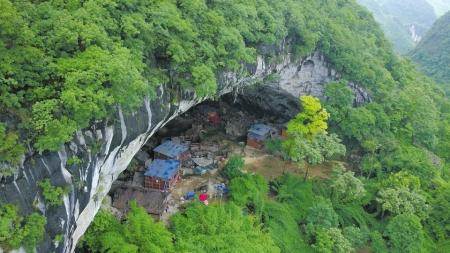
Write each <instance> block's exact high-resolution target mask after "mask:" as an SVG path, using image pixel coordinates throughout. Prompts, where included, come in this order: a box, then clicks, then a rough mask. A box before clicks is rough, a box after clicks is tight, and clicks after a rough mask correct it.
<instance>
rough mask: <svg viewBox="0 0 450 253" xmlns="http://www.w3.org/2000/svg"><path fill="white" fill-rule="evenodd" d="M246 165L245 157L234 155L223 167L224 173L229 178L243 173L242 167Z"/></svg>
mask: <svg viewBox="0 0 450 253" xmlns="http://www.w3.org/2000/svg"><path fill="white" fill-rule="evenodd" d="M243 167H244V159H243V158H242V156H239V155H233V156H232V157H230V159H228V162H227V164H226V165H225V167H224V168H223V174H224V176H225V177H226V178H228V180H231V179H233V178H235V177H240V176H242V175H243V173H242V168H243Z"/></svg>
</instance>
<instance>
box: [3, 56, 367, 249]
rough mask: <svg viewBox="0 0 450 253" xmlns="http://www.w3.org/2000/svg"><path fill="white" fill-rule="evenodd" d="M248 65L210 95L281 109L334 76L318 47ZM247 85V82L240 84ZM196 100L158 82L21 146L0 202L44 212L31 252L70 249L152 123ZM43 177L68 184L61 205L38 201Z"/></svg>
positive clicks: (156, 125) (319, 90)
mask: <svg viewBox="0 0 450 253" xmlns="http://www.w3.org/2000/svg"><path fill="white" fill-rule="evenodd" d="M250 69H251V70H250V73H251V74H250V75H243V74H236V73H224V74H223V75H222V76H221V78H220V89H219V90H220V91H219V94H218V95H219V96H220V95H223V94H226V93H230V92H233V91H234V92H236V91H240V92H241V93H243V94H244V95H246V96H244V97H247V99H248V102H249V103H253V104H257V105H258V104H259V105H265V108H266V109H267V110H278V111H280V112H281V113H284V114H285V115H286V116H289V115H291V114H292V113H294V112H295V110H297V106H298V105H297V97H298V96H299V95H302V94H313V95H316V96H322V95H323V87H324V85H325V84H326V83H328V82H330V81H333V80H337V79H339V75H338V74H337V73H336V71H334V70H333V69H332V68H331V67H330V66H329V64H328V63H327V61H326V59H325V58H324V57H323V56H322V55H321V54H320V53H318V52H316V53H314V54H312V55H311V56H310V57H308V58H306V59H301V60H294V59H292V58H291V56H290V55H287V54H285V56H284V57H283V60H282V61H281V63H277V64H273V63H272V64H271V63H268V62H266V60H265V59H263V58H259V59H258V64H257V65H256V66H251V67H250ZM274 73H275V74H277V75H279V79H277V81H273V80H272V81H270V82H267V81H266V82H265V81H263V80H264V79H267V78H268V77H269V76H271V75H273V74H274ZM250 85H252V86H253V85H255V86H253V87H254V88H245V87H247V86H250ZM256 85H257V86H256ZM349 85H350V87H352V88H353V90H354V91H355V94H357V96H356V101H357V102H358V103H362V102H365V101H369V100H370V98H369V95H368V94H367V93H366V92H364V91H363V90H362V89H361V88H359V87H358V86H357V85H355V84H352V83H350V84H349ZM255 87H256V88H255ZM244 88H245V89H244ZM264 89H270V90H271V92H270V93H267V92H266V91H265V90H264ZM249 98H250V99H249ZM201 100H202V99H200V98H198V97H196V96H195V94H193V93H190V92H181V91H174V90H173V89H172V88H170V87H168V86H161V87H160V88H159V90H158V94H157V98H156V99H153V100H148V99H146V100H145V101H144V103H143V105H142V106H141V107H140V109H139V110H137V111H135V112H134V113H131V114H125V113H124V112H123V111H122V110H121V108H117V113H116V116H115V119H114V120H110V121H109V122H98V123H97V124H95V125H92V126H91V127H90V128H89V129H84V130H80V131H78V132H77V134H76V136H74V138H73V140H72V141H71V142H70V143H67V144H66V145H64V146H63V147H61V149H60V150H59V151H58V152H48V153H44V154H38V153H29V154H27V157H26V158H25V159H24V160H23V162H22V165H21V168H20V170H19V172H18V173H17V174H16V175H15V176H13V177H10V178H7V179H6V180H3V181H2V183H1V185H0V202H8V203H15V204H17V205H19V206H20V208H21V210H23V211H24V212H25V213H27V212H31V211H32V210H33V209H35V208H39V209H40V210H41V212H42V213H43V214H44V215H45V216H46V217H47V220H48V222H47V226H46V238H45V240H44V242H43V243H42V244H41V245H40V246H39V248H38V250H37V251H38V252H53V251H55V252H73V251H74V249H75V246H76V243H77V242H78V240H79V239H80V237H81V236H82V235H83V233H84V232H85V230H86V229H87V227H88V226H89V224H90V222H91V221H92V220H93V218H94V216H95V214H96V212H97V211H98V209H99V207H100V205H101V202H102V199H103V198H104V196H105V195H106V194H107V193H108V191H109V189H110V187H111V184H112V183H113V182H114V180H115V179H116V178H117V177H118V175H119V174H120V173H121V172H122V171H123V170H125V169H126V168H127V166H128V164H129V163H130V161H131V159H132V158H133V156H134V155H135V154H136V153H137V152H138V151H139V149H140V148H141V147H142V146H143V145H144V144H145V143H146V141H148V140H149V139H150V138H151V137H152V135H153V134H154V133H155V132H156V131H158V129H160V128H161V127H162V126H164V125H165V124H166V123H167V122H169V121H170V120H172V119H173V118H175V117H177V115H180V114H181V113H183V112H185V111H186V110H188V109H189V108H191V107H193V106H195V105H196V104H197V103H199V102H201ZM251 100H252V101H251ZM174 101H176V102H174ZM73 156H77V157H78V158H80V159H81V163H79V164H78V165H69V164H68V162H67V161H68V159H69V158H70V157H73ZM44 178H51V180H52V184H54V185H64V186H65V187H66V188H67V189H68V191H67V192H68V193H67V194H66V195H65V196H64V204H63V205H62V206H59V207H51V208H46V207H45V205H44V204H43V203H44V201H43V197H42V196H41V194H40V192H39V189H38V187H37V182H39V181H40V180H42V179H44ZM57 235H63V238H64V239H63V240H62V241H61V242H59V243H58V242H54V240H53V239H54V238H55V236H57ZM0 251H1V250H0Z"/></svg>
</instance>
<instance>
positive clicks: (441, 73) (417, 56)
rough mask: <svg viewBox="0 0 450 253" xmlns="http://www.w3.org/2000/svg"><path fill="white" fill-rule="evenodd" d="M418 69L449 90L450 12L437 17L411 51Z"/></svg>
mask: <svg viewBox="0 0 450 253" xmlns="http://www.w3.org/2000/svg"><path fill="white" fill-rule="evenodd" d="M411 57H412V59H413V60H414V61H415V62H417V63H418V64H419V67H420V69H421V70H422V71H423V72H425V73H426V74H428V75H429V76H431V77H433V78H434V79H435V80H436V81H438V82H440V83H446V84H449V85H448V86H447V90H448V91H450V12H447V14H445V15H444V16H442V17H441V18H439V19H438V20H437V21H436V23H435V24H434V25H433V27H432V28H431V29H430V31H429V32H428V33H427V34H426V36H425V37H424V38H423V40H422V41H421V42H420V43H419V45H417V47H416V49H415V50H414V51H413V52H412V53H411Z"/></svg>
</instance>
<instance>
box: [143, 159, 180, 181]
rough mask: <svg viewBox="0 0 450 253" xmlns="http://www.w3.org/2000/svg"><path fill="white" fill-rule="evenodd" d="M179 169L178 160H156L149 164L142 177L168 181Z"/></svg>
mask: <svg viewBox="0 0 450 253" xmlns="http://www.w3.org/2000/svg"><path fill="white" fill-rule="evenodd" d="M179 169H180V161H178V160H161V159H156V160H154V161H153V162H152V163H151V164H150V166H149V167H148V169H147V171H146V172H145V174H144V175H145V176H149V177H158V178H161V179H164V180H169V179H171V178H172V177H173V176H174V175H175V174H176V173H177V171H178V170H179Z"/></svg>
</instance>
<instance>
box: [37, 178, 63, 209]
mask: <svg viewBox="0 0 450 253" xmlns="http://www.w3.org/2000/svg"><path fill="white" fill-rule="evenodd" d="M38 185H39V187H40V188H41V191H42V195H43V196H44V199H45V202H46V203H47V205H48V206H50V207H52V206H59V205H61V204H62V203H63V199H62V197H63V195H64V194H65V193H66V190H65V189H64V188H63V187H59V186H54V185H52V183H51V182H50V179H45V180H42V181H40V182H39V183H38Z"/></svg>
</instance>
